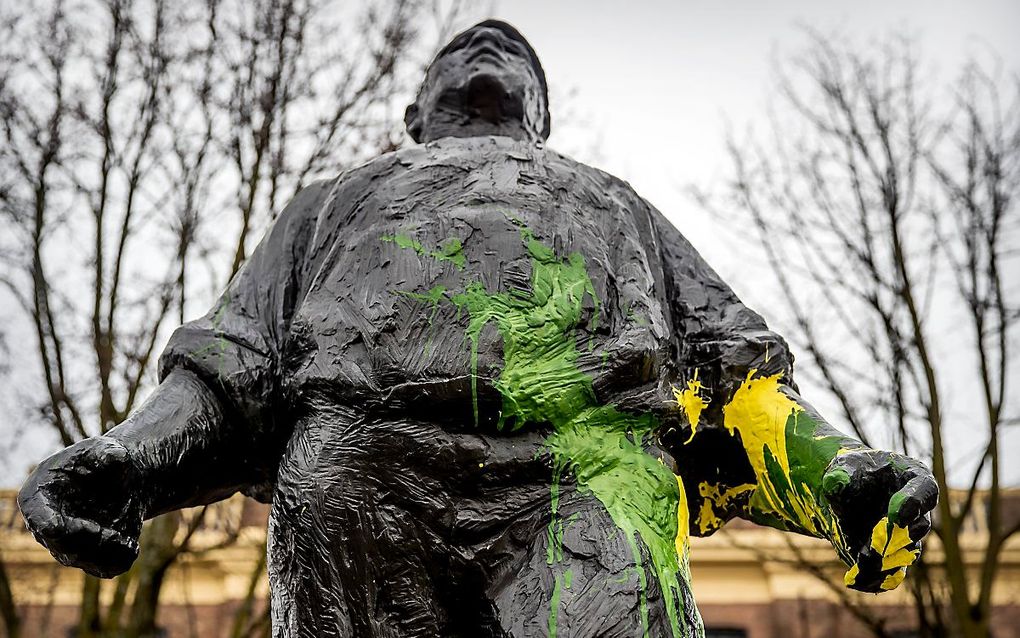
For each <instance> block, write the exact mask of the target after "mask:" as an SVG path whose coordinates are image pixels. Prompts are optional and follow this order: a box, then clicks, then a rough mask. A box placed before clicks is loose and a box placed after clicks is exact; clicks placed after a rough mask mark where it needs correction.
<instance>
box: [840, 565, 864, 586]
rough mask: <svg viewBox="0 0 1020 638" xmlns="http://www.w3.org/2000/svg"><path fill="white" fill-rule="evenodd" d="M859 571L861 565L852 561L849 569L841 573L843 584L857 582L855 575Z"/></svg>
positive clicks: (848, 584)
mask: <svg viewBox="0 0 1020 638" xmlns="http://www.w3.org/2000/svg"><path fill="white" fill-rule="evenodd" d="M860 573H861V566H860V565H858V564H857V563H854V564H853V566H852V567H850V569H848V570H846V573H845V574H843V584H844V585H846V586H847V587H852V586H853V584H854V583H856V582H857V575H858V574H860Z"/></svg>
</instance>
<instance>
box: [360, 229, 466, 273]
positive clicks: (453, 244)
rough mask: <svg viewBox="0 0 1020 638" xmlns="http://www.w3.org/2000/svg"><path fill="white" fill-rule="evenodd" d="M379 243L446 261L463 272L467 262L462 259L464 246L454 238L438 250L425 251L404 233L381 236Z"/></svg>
mask: <svg viewBox="0 0 1020 638" xmlns="http://www.w3.org/2000/svg"><path fill="white" fill-rule="evenodd" d="M379 239H380V240H381V241H385V242H392V243H394V244H396V245H397V246H399V247H400V248H404V249H410V250H413V251H414V252H416V253H418V254H419V255H422V256H424V257H431V258H433V259H435V260H436V261H448V262H450V263H451V264H453V265H454V266H456V267H457V270H464V266H465V264H466V262H467V260H466V258H465V257H464V246H463V244H462V243H461V241H460V240H459V239H457V238H456V237H450V238H449V239H447V240H446V241H444V242H443V243H442V244H441V245H440V246H439V249H438V250H426V249H425V246H423V245H422V244H421V242H419V241H418V240H416V239H414V238H413V237H411V236H410V235H407V234H405V233H397V234H396V235H383V236H382V237H380V238H379Z"/></svg>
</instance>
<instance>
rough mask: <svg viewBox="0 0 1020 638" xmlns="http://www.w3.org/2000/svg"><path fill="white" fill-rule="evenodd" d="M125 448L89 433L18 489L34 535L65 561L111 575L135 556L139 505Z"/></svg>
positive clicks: (134, 472)
mask: <svg viewBox="0 0 1020 638" xmlns="http://www.w3.org/2000/svg"><path fill="white" fill-rule="evenodd" d="M138 483H139V473H138V470H137V469H136V467H135V465H134V463H133V462H132V461H131V458H130V456H129V453H128V450H127V449H126V448H125V447H124V446H123V445H121V444H120V443H118V442H117V441H114V440H113V439H110V438H107V437H101V436H100V437H92V438H90V439H85V440H84V441H79V442H78V443H75V444H74V445H72V446H70V447H68V448H65V449H64V450H61V451H60V452H57V453H56V454H54V455H53V456H51V457H49V458H48V459H46V460H45V461H43V462H42V463H41V464H39V467H37V468H36V470H35V471H34V472H33V473H32V475H31V476H30V477H29V478H28V480H27V481H26V482H25V485H24V486H23V487H22V488H21V492H19V494H18V505H19V507H20V508H21V512H22V514H23V516H24V517H25V523H26V524H27V525H28V529H29V530H31V532H32V534H33V535H34V536H35V538H36V540H38V541H39V542H40V543H42V544H43V545H44V546H45V547H46V548H47V549H49V550H50V553H51V554H53V557H54V558H56V559H57V560H58V561H60V562H61V563H63V564H64V565H68V566H70V567H78V568H81V569H82V570H84V571H86V572H88V573H89V574H92V575H94V576H100V577H102V578H111V577H113V576H116V575H117V574H120V573H123V572H125V571H127V570H128V568H129V567H131V563H132V562H134V560H135V558H136V557H137V556H138V535H139V533H140V532H141V529H142V515H143V506H142V503H141V499H140V498H139V497H138V496H137V493H136V491H137V490H138V489H139V485H138Z"/></svg>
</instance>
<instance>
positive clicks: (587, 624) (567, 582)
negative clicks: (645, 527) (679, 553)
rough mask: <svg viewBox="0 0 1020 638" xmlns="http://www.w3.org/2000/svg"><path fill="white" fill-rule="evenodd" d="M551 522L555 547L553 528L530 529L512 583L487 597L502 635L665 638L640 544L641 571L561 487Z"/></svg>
mask: <svg viewBox="0 0 1020 638" xmlns="http://www.w3.org/2000/svg"><path fill="white" fill-rule="evenodd" d="M554 520H559V521H562V522H563V531H562V540H560V535H559V534H558V533H557V531H556V529H555V527H556V526H555V525H554V526H553V527H543V528H540V529H536V533H535V534H534V535H533V538H532V541H531V543H530V545H529V546H528V547H526V548H522V549H524V551H523V552H522V555H521V558H520V560H519V562H518V563H517V565H518V567H517V569H518V571H517V573H516V576H515V578H514V579H513V580H512V581H510V582H509V583H508V584H507V585H506V586H505V587H504V588H503V589H502V590H501V591H499V592H498V593H497V594H496V595H495V602H496V607H497V609H498V613H499V618H500V620H501V622H502V624H503V628H504V630H505V631H506V632H507V633H508V634H509V635H512V636H520V637H524V636H528V637H531V636H557V637H559V638H566V637H577V638H581V637H584V638H587V637H590V636H600V637H601V636H604V637H606V638H612V637H619V638H633V637H635V636H643V635H648V636H670V635H671V630H670V621H669V618H668V616H667V613H666V608H665V605H664V604H663V600H662V594H661V590H660V588H659V585H658V583H657V581H656V579H655V578H654V576H652V574H651V572H650V570H649V569H648V568H647V566H648V565H650V564H651V563H650V558H649V556H648V553H647V551H646V550H645V549H644V547H643V545H642V544H641V543H640V541H637V546H638V548H639V552H640V554H641V558H640V560H641V564H642V565H645V568H644V569H641V570H640V571H639V568H638V567H637V566H636V565H635V560H634V554H633V550H632V547H633V545H632V544H631V543H630V542H629V541H628V539H627V537H626V535H625V534H624V532H623V531H621V530H620V529H619V528H618V527H616V525H615V524H614V523H613V521H612V519H611V518H610V516H609V514H608V513H607V512H606V510H605V508H604V507H603V506H602V504H601V503H600V502H599V501H598V500H597V499H595V498H594V497H593V496H591V495H590V494H580V493H578V492H576V491H575V490H574V489H573V487H572V486H567V485H564V486H562V487H561V494H560V496H559V506H558V513H557V516H556V518H555V519H554ZM642 572H643V573H642ZM646 627H647V632H646V630H645V628H646Z"/></svg>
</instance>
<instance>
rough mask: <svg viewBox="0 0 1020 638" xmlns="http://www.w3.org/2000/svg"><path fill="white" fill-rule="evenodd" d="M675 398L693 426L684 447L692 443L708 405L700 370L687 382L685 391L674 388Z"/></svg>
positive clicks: (695, 371)
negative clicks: (699, 377)
mask: <svg viewBox="0 0 1020 638" xmlns="http://www.w3.org/2000/svg"><path fill="white" fill-rule="evenodd" d="M673 396H674V397H676V402H677V405H679V406H680V409H681V410H682V411H683V413H684V415H685V416H686V417H687V422H688V423H690V424H691V435H690V437H688V438H687V440H686V441H684V445H686V444H688V443H690V442H691V439H693V438H694V434H695V432H697V430H698V422H699V421H700V420H701V412H702V411H703V410H704V409H705V407H706V406H707V405H708V403H709V400H708V398H707V396H706V395H705V386H704V385H703V384H702V383H701V381H699V380H698V370H697V369H695V370H694V378H693V379H690V380H688V381H687V387H686V388H684V389H683V390H678V389H677V388H676V387H674V388H673Z"/></svg>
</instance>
